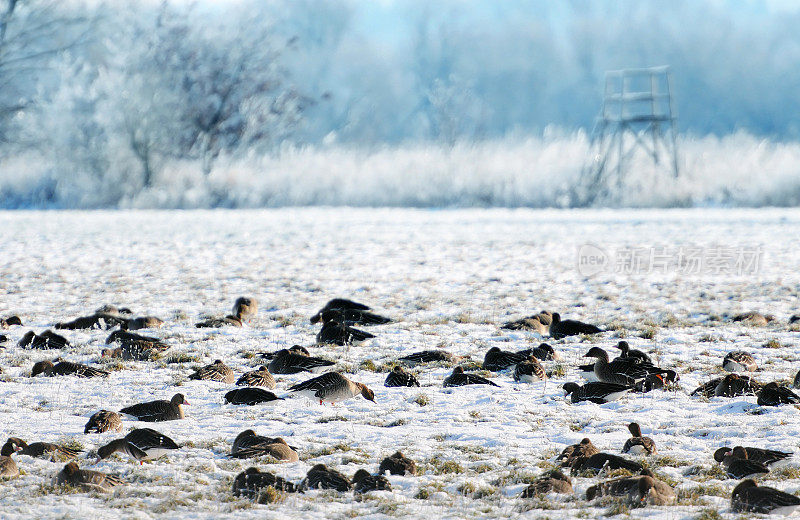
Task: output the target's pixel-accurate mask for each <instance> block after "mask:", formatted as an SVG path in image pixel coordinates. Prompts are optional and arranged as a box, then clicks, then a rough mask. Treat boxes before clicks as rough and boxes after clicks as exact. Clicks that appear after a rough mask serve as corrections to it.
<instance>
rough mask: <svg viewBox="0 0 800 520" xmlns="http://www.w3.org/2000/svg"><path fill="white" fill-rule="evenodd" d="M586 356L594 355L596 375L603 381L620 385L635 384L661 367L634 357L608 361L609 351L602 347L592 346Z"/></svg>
mask: <svg viewBox="0 0 800 520" xmlns="http://www.w3.org/2000/svg"><path fill="white" fill-rule="evenodd" d="M584 357H593V358H595V359H596V360H597V361H595V362H594V375H595V376H596V377H597V380H598V381H600V382H601V383H614V384H618V385H633V384H634V383H635V382H636V381H637V380H640V379H644V378H645V377H647V375H648V374H651V373H658V372H660V371H661V369H660V368H657V367H654V366H653V365H650V364H648V363H643V362H639V361H634V360H632V359H627V358H626V359H620V358H617V359H615V360H614V361H612V362H609V361H608V353H607V352H606V351H605V350H603V349H601V348H600V347H592V348H591V349H589V352H587V353H586V354H584Z"/></svg>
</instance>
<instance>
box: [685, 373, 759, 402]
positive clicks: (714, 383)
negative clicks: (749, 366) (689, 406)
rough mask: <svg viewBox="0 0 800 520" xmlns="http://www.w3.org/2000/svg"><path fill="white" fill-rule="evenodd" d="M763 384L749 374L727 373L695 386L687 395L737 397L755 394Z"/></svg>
mask: <svg viewBox="0 0 800 520" xmlns="http://www.w3.org/2000/svg"><path fill="white" fill-rule="evenodd" d="M762 386H763V385H761V383H759V382H758V381H755V380H754V379H751V378H750V377H749V376H741V375H739V374H728V375H727V376H725V377H717V378H715V379H712V380H711V381H708V382H707V383H703V384H702V385H700V386H698V387H697V388H695V389H694V390H693V391H692V393H691V394H689V395H700V396H703V397H706V398H711V397H737V396H740V395H756V394H757V393H758V392H759V391H760V390H761V388H762Z"/></svg>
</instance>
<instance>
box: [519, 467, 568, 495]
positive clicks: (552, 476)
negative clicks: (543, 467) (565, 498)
mask: <svg viewBox="0 0 800 520" xmlns="http://www.w3.org/2000/svg"><path fill="white" fill-rule="evenodd" d="M573 492H574V491H573V489H572V480H571V479H570V478H569V477H568V476H566V475H564V474H563V473H561V472H560V471H559V470H557V469H554V470H552V471H549V472H547V473H545V474H544V475H542V476H541V477H539V478H537V479H536V480H534V481H533V482H531V484H530V485H529V486H528V487H526V488H525V489H524V490H523V491H522V494H521V495H520V498H534V497H538V496H541V495H546V494H548V493H559V494H563V495H571V494H572V493H573Z"/></svg>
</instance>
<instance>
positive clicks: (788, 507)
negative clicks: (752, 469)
mask: <svg viewBox="0 0 800 520" xmlns="http://www.w3.org/2000/svg"><path fill="white" fill-rule="evenodd" d="M798 507H800V497H796V496H794V495H790V494H789V493H785V492H783V491H780V490H778V489H775V488H771V487H767V486H759V485H757V484H756V483H755V481H754V480H752V479H747V480H743V481H742V482H740V483H739V484H738V485H737V486H736V487H735V488H733V492H732V493H731V509H733V510H734V511H735V512H737V513H744V512H749V513H778V514H782V515H789V514H791V513H793V512H794V511H795V510H797V508H798Z"/></svg>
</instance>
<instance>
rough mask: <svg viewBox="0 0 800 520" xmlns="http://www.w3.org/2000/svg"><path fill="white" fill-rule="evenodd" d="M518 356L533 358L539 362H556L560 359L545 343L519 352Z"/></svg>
mask: <svg viewBox="0 0 800 520" xmlns="http://www.w3.org/2000/svg"><path fill="white" fill-rule="evenodd" d="M518 354H523V355H525V356H534V357H535V358H536V359H538V360H539V361H558V360H560V359H561V356H559V355H558V353H557V352H556V351H555V350H553V347H551V346H550V345H548V344H547V343H541V344H540V345H539V346H538V347H534V348H529V349H525V350H521V351H519V352H518Z"/></svg>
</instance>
